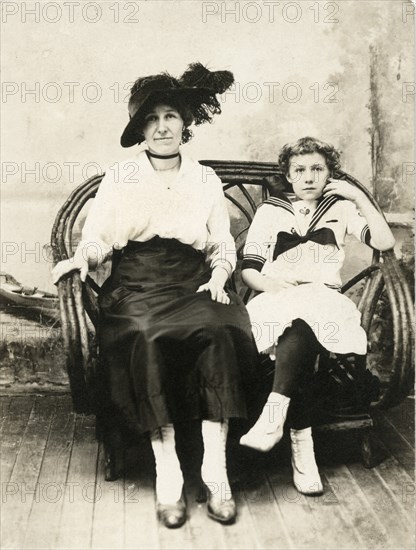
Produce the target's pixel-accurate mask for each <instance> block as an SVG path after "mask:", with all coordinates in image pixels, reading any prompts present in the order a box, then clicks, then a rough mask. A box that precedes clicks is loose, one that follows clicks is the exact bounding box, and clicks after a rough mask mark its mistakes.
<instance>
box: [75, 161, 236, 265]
mask: <svg viewBox="0 0 416 550" xmlns="http://www.w3.org/2000/svg"><path fill="white" fill-rule="evenodd" d="M155 236H159V237H161V238H165V239H177V240H178V241H180V242H182V243H184V244H188V245H190V246H192V247H193V248H195V249H196V250H201V251H204V252H205V254H206V257H207V261H208V262H209V263H210V266H211V268H214V267H216V266H221V267H224V268H225V269H226V270H227V272H228V273H229V274H230V273H231V272H232V271H233V269H234V268H235V265H236V251H235V243H234V239H233V237H232V235H231V233H230V220H229V215H228V210H227V206H226V199H225V197H224V193H223V190H222V183H221V180H220V179H219V177H218V176H217V175H216V174H215V172H214V170H212V168H209V167H206V166H202V165H201V164H199V163H198V162H196V161H193V160H191V159H190V158H188V157H186V156H184V155H182V154H181V166H180V169H179V172H178V173H177V175H176V178H175V179H174V180H173V181H172V182H170V183H169V185H168V184H167V183H166V182H165V181H163V179H162V178H160V177H159V175H158V172H157V171H155V170H154V168H153V167H152V165H151V163H150V161H149V159H148V156H147V154H146V152H145V151H142V152H140V153H139V155H138V156H137V157H136V158H133V159H131V160H127V161H123V162H120V163H116V164H114V165H113V166H111V167H109V168H108V170H107V171H106V174H105V176H104V178H103V180H102V182H101V184H100V187H99V189H98V191H97V195H96V197H95V199H94V200H93V203H92V206H91V209H90V211H89V213H88V216H87V219H86V221H85V225H84V228H83V230H82V240H81V242H80V243H79V245H78V247H77V250H76V252H75V255H76V256H79V255H82V256H83V257H84V258H86V259H88V260H92V261H98V265H99V264H101V263H102V262H103V261H105V260H107V259H108V258H109V257H110V256H111V253H112V250H113V248H115V249H122V248H123V247H125V246H126V245H127V242H128V241H139V242H145V241H148V240H150V239H152V238H153V237H155Z"/></svg>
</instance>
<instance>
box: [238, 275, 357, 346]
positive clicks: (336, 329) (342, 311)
mask: <svg viewBox="0 0 416 550" xmlns="http://www.w3.org/2000/svg"><path fill="white" fill-rule="evenodd" d="M247 309H248V313H249V315H250V320H251V325H252V330H253V334H254V338H255V340H256V344H257V348H258V350H259V351H260V352H263V353H273V351H274V346H275V344H276V343H277V340H278V339H279V337H280V336H281V335H282V334H283V332H284V331H285V329H286V328H288V327H290V326H291V325H292V321H294V320H295V319H303V320H304V321H305V322H306V323H308V325H309V326H310V327H311V329H312V330H313V331H314V333H315V336H316V338H317V339H318V341H319V342H320V343H321V344H322V346H323V347H324V348H326V349H327V350H328V351H331V352H333V353H356V354H359V355H365V354H366V353H367V335H366V333H365V330H364V329H363V328H362V327H361V324H360V322H361V314H360V312H359V311H358V309H357V308H356V306H355V304H354V302H352V301H351V300H350V299H349V298H347V297H346V296H344V295H343V294H341V293H340V292H338V291H336V290H333V289H330V288H328V287H326V286H325V285H324V284H322V283H307V284H302V285H298V286H293V287H290V288H287V289H284V290H282V291H280V292H278V293H277V294H271V293H268V292H263V293H262V294H259V295H258V296H256V297H255V298H253V299H252V300H251V301H250V302H249V303H248V305H247Z"/></svg>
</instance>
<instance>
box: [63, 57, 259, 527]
mask: <svg viewBox="0 0 416 550" xmlns="http://www.w3.org/2000/svg"><path fill="white" fill-rule="evenodd" d="M232 83H233V75H232V74H231V73H229V72H228V71H219V72H210V71H208V70H207V69H206V68H205V67H203V66H202V65H201V64H199V63H196V64H193V65H190V66H189V68H188V70H187V71H186V72H185V73H184V74H183V75H182V77H181V78H180V79H175V78H173V77H171V76H170V75H168V74H165V73H163V74H159V75H154V76H148V77H144V78H139V79H138V80H137V81H136V82H135V84H134V85H133V87H132V89H131V96H130V100H129V105H128V109H129V115H130V122H129V123H128V125H127V127H126V128H125V130H124V132H123V135H122V137H121V144H122V146H123V147H130V146H133V145H135V144H137V143H139V144H140V143H142V142H143V141H146V144H147V149H146V150H144V151H142V152H140V153H139V155H138V156H137V158H135V159H134V160H130V161H127V162H124V163H120V164H119V165H117V166H116V167H114V166H113V167H111V169H109V170H108V171H107V173H106V175H105V177H104V179H103V180H102V183H101V185H100V188H99V191H98V193H97V196H96V198H95V200H94V202H93V205H92V208H91V210H90V212H89V215H88V217H87V220H86V222H85V226H84V228H83V234H82V241H81V243H80V244H79V246H78V248H77V251H76V253H75V256H74V258H73V259H72V260H70V261H64V262H60V263H59V264H58V265H57V266H56V267H55V269H54V272H53V277H54V281H55V282H57V281H58V280H59V279H60V277H62V276H63V275H64V274H65V273H68V272H69V271H71V270H73V269H79V270H80V272H81V279H82V280H85V277H86V274H87V272H88V270H89V269H92V268H95V267H96V266H97V265H99V264H101V263H102V262H103V261H104V260H105V259H107V258H108V257H109V256H111V255H112V252H113V250H118V251H120V252H118V253H117V255H114V256H118V259H116V258H115V257H114V258H113V266H112V273H111V276H110V277H109V279H108V280H107V281H106V282H105V283H104V285H103V288H102V293H101V294H100V297H99V305H100V314H101V319H100V330H99V344H100V356H101V357H102V363H103V370H104V378H105V391H104V392H103V394H102V395H103V396H104V398H103V399H102V416H103V421H104V425H105V431H106V434H107V435H106V437H107V438H110V439H111V437H116V434H117V433H118V431H120V430H121V432H122V434H123V435H124V436H125V437H126V438H131V437H134V436H135V435H137V434H143V433H145V432H149V433H150V438H151V444H152V448H153V452H154V455H155V462H156V495H157V501H158V504H157V510H158V517H159V518H160V520H161V521H162V522H163V523H164V524H165V525H166V526H167V527H179V526H180V525H182V524H183V523H184V522H185V520H186V506H185V502H184V499H183V497H182V489H183V477H182V472H181V467H180V463H179V460H178V457H177V454H176V449H175V430H174V423H179V422H183V421H186V420H189V419H197V418H199V419H202V437H203V443H204V458H203V463H202V468H201V476H202V479H203V481H204V483H205V485H206V487H207V497H208V499H207V511H208V515H209V516H210V517H211V518H213V519H215V520H217V521H220V522H222V523H231V522H233V521H234V519H235V517H236V507H235V502H234V499H233V498H232V495H231V491H230V487H229V481H228V477H227V469H226V456H225V447H226V440H227V432H228V419H229V418H230V417H244V416H245V414H246V410H245V403H244V397H243V387H242V386H243V381H242V378H243V376H242V374H240V369H243V370H244V369H245V368H248V367H250V366H251V364H253V363H254V362H255V360H256V357H257V351H256V348H255V343H254V340H253V337H252V333H251V327H250V322H249V318H248V315H247V312H246V309H245V307H244V305H243V303H242V301H241V300H240V299H239V298H238V297H237V296H236V295H235V294H234V293H233V292H231V291H225V288H224V287H225V285H226V282H227V280H228V278H229V277H230V275H231V273H232V271H233V269H234V267H235V261H236V260H235V244H234V241H233V238H232V236H231V234H230V230H229V217H228V213H227V208H226V204H225V198H224V195H223V191H222V184H221V181H220V179H219V178H218V177H217V176H216V174H215V172H214V171H213V170H211V169H210V168H207V167H204V166H202V165H200V164H199V163H197V162H194V161H192V160H190V159H189V158H187V157H186V156H184V155H183V154H182V153H181V152H180V150H179V146H180V144H181V143H185V142H187V141H188V140H189V139H190V137H191V132H190V130H189V126H190V125H191V124H192V122H195V124H201V123H203V122H210V121H211V120H212V115H214V114H219V113H220V112H221V109H220V105H219V102H218V100H217V98H216V94H217V93H223V92H224V91H225V90H226V89H227V88H228V87H230V86H231V84H232ZM243 374H244V373H243Z"/></svg>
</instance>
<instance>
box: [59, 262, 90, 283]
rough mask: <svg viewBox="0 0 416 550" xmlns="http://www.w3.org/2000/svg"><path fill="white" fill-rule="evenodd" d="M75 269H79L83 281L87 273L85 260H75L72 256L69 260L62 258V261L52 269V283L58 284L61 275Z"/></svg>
mask: <svg viewBox="0 0 416 550" xmlns="http://www.w3.org/2000/svg"><path fill="white" fill-rule="evenodd" d="M76 269H78V270H79V271H80V276H81V281H83V282H84V281H85V279H86V277H87V274H88V261H87V260H84V259H83V258H80V259H77V260H76V261H75V260H74V258H71V259H70V260H62V262H59V263H57V264H56V266H55V267H54V268H53V269H52V281H53V284H54V285H56V284H58V282H59V280H60V279H61V277H63V276H64V275H67V274H68V273H71V271H75V270H76Z"/></svg>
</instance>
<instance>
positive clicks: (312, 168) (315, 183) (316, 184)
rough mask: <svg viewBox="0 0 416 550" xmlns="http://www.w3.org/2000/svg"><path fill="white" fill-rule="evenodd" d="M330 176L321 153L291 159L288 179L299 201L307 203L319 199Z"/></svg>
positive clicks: (296, 156) (295, 156)
mask: <svg viewBox="0 0 416 550" xmlns="http://www.w3.org/2000/svg"><path fill="white" fill-rule="evenodd" d="M329 176H330V173H329V170H328V166H327V164H326V160H325V157H323V156H322V155H320V154H319V153H309V154H306V155H294V156H293V157H291V158H290V161H289V171H288V173H287V179H288V181H289V182H290V183H291V184H292V186H293V191H294V193H295V195H296V196H297V197H298V198H299V199H302V200H306V201H313V200H317V199H319V198H320V197H321V196H322V192H323V189H324V187H325V185H326V184H327V181H328V178H329Z"/></svg>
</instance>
